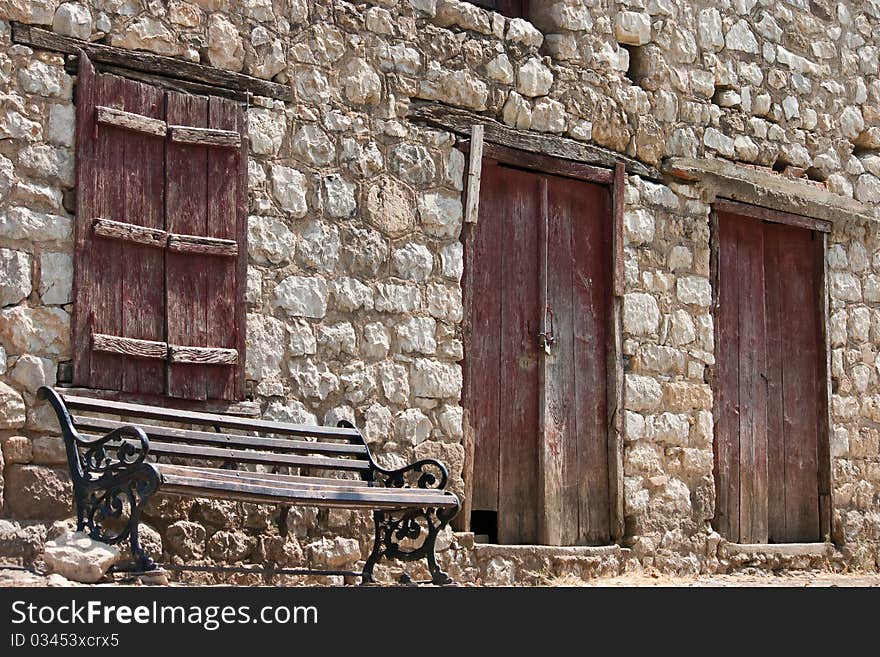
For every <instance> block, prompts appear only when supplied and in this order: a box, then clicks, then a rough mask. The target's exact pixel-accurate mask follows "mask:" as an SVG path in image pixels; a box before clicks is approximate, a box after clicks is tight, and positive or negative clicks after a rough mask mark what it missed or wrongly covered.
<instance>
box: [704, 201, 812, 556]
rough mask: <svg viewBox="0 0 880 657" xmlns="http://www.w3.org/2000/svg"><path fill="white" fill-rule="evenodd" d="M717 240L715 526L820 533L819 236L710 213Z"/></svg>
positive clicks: (788, 534) (729, 533) (740, 535)
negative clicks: (714, 222) (713, 218)
mask: <svg viewBox="0 0 880 657" xmlns="http://www.w3.org/2000/svg"><path fill="white" fill-rule="evenodd" d="M718 246H719V248H718V254H719V255H718V279H719V280H718V306H717V314H716V337H717V346H716V351H717V370H716V375H715V396H716V410H717V413H716V427H715V484H716V491H717V499H716V514H715V525H716V529H718V531H719V532H721V533H722V534H723V535H724V536H725V537H726V538H728V539H730V540H732V541H738V542H741V543H766V542H773V543H783V542H801V541H819V540H822V536H821V530H820V504H819V488H820V479H819V473H820V466H819V463H820V454H819V451H820V450H819V445H820V442H821V441H820V432H821V429H822V424H821V418H820V416H819V410H818V409H820V408H822V406H823V404H822V400H821V395H822V394H823V393H824V389H823V388H822V385H821V376H820V373H821V371H822V369H821V363H822V362H823V354H824V349H823V347H822V342H821V330H820V317H821V315H820V312H819V311H820V309H819V298H820V297H819V289H820V270H819V264H818V263H819V260H818V258H817V251H820V242H819V241H818V240H817V239H816V238H815V235H814V233H813V232H812V231H810V230H806V229H803V228H797V227H794V226H788V225H783V224H777V223H767V222H763V221H761V220H758V219H752V218H747V217H741V216H736V215H732V214H727V213H718Z"/></svg>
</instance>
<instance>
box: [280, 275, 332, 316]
mask: <svg viewBox="0 0 880 657" xmlns="http://www.w3.org/2000/svg"><path fill="white" fill-rule="evenodd" d="M272 305H273V307H275V308H279V309H280V310H282V311H284V312H285V313H287V314H288V315H290V316H293V317H311V318H315V319H320V318H322V317H324V315H325V314H326V313H327V283H326V281H324V279H323V278H317V277H305V276H288V277H287V278H285V279H284V280H283V281H281V282H280V283H279V284H278V286H277V287H276V288H275V295H274V298H273V300H272Z"/></svg>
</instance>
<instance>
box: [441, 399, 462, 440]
mask: <svg viewBox="0 0 880 657" xmlns="http://www.w3.org/2000/svg"><path fill="white" fill-rule="evenodd" d="M437 419H438V420H439V421H440V430H441V431H442V435H441V438H443V439H445V440H447V441H450V442H458V441H459V440H460V439H461V438H463V437H464V426H463V425H464V412H463V410H462V408H461V406H443V407H442V408H441V409H440V411H439V412H438V413H437ZM435 434H436V431H435Z"/></svg>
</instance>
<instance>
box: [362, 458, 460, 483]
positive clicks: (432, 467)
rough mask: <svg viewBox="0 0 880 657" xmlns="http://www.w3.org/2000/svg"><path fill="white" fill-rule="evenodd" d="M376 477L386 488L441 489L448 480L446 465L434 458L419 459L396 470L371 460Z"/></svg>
mask: <svg viewBox="0 0 880 657" xmlns="http://www.w3.org/2000/svg"><path fill="white" fill-rule="evenodd" d="M373 470H374V472H376V473H377V475H378V476H377V477H376V479H377V480H378V481H379V482H381V483H382V484H384V485H385V486H387V487H388V488H427V489H433V490H443V489H445V488H446V484H447V482H448V481H449V472H448V471H447V470H446V466H445V465H443V464H442V463H441V462H440V461H438V460H436V459H421V460H419V461H416V462H415V463H410V464H409V465H405V466H404V467H402V468H399V469H397V470H386V469H385V468H382V467H380V466H378V465H376V463H375V462H373Z"/></svg>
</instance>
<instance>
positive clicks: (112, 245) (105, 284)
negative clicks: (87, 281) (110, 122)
mask: <svg viewBox="0 0 880 657" xmlns="http://www.w3.org/2000/svg"><path fill="white" fill-rule="evenodd" d="M96 82H97V98H96V102H97V103H98V104H100V105H105V106H111V105H112V106H116V107H119V108H120V109H121V106H123V105H124V103H125V102H126V96H127V88H126V84H125V82H126V81H125V80H123V79H122V78H119V77H116V76H114V75H100V76H98V77H97V78H96ZM96 132H97V135H96V137H95V140H96V142H97V143H96V146H95V162H94V165H95V188H94V190H95V196H94V205H95V214H96V216H97V217H125V216H126V213H125V185H126V178H127V177H126V176H125V175H124V171H125V138H126V136H127V135H128V133H127V132H126V131H125V130H122V129H121V128H117V127H111V126H107V127H106V128H105V129H101V130H97V131H96ZM91 248H92V274H93V278H92V280H91V285H92V292H93V296H92V298H91V299H90V303H89V305H88V306H87V310H88V312H89V313H90V315H91V331H92V332H94V333H102V334H107V335H122V334H123V330H122V278H123V261H122V257H123V251H122V242H120V241H118V240H94V241H92V244H91ZM122 368H123V357H122V356H120V355H117V354H110V353H105V352H93V353H92V356H91V363H90V376H89V383H90V385H92V386H94V387H96V388H108V389H110V390H120V389H121V386H122Z"/></svg>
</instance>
